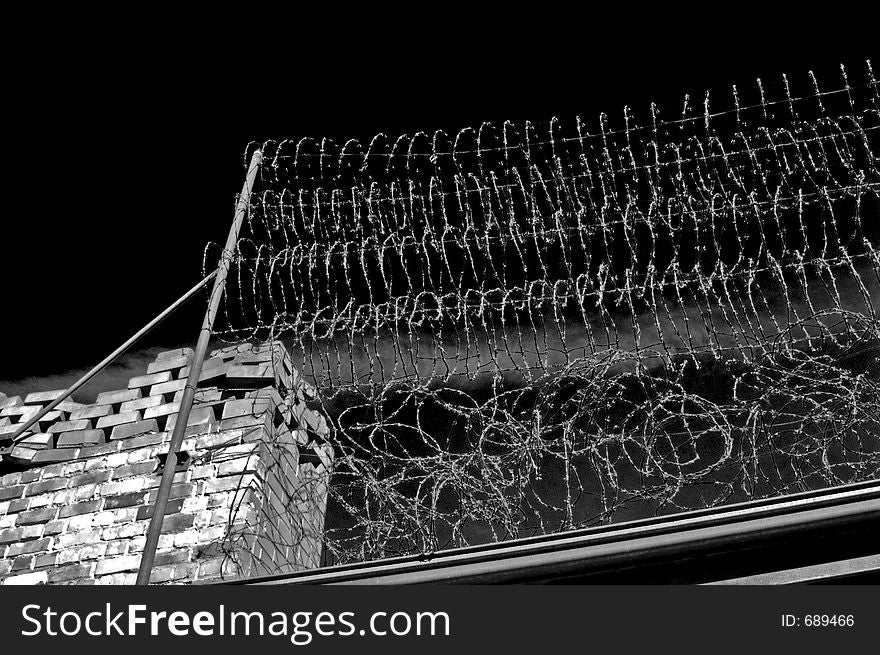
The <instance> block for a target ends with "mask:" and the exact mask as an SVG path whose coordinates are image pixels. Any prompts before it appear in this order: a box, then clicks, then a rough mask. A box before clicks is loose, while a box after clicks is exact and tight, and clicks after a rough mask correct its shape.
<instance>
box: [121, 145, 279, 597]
mask: <svg viewBox="0 0 880 655" xmlns="http://www.w3.org/2000/svg"><path fill="white" fill-rule="evenodd" d="M262 159H263V153H262V152H260V151H259V150H257V151H255V152H254V155H253V157H252V158H251V162H250V166H249V167H248V172H247V176H246V177H245V181H244V186H243V187H242V190H241V195H240V196H239V197H238V202H237V203H236V206H235V217H234V218H233V220H232V227H230V228H229V236H228V237H227V239H226V247H225V248H224V249H223V253H222V255H221V257H220V265H219V266H218V267H217V278H216V279H215V280H214V288H213V290H212V291H211V298H210V300H209V301H208V309H207V311H205V318H204V320H203V321H202V329H201V331H200V332H199V340H198V342H197V343H196V349H195V353H194V354H193V359H192V364H191V365H190V369H189V376H188V377H187V379H186V386H185V387H184V388H183V397H182V398H181V400H180V410H179V411H178V414H177V422H176V423H175V424H174V431H173V432H172V434H171V443H170V444H169V446H168V457H167V459H166V460H165V468H164V469H163V471H162V480H161V482H160V483H159V491H158V493H157V494H156V503H155V505H154V506H153V516H152V517H151V519H150V527H149V528H148V529H147V540H146V542H145V544H144V552H143V555H142V556H141V562H140V568H139V569H138V575H137V584H139V585H146V584H149V583H150V572H151V571H152V570H153V561H154V560H155V558H156V547H157V546H158V544H159V535H160V534H161V532H162V520H163V519H164V518H165V508H166V507H167V505H168V497H169V496H170V495H171V484H172V482H173V481H174V469H175V468H176V466H177V451H178V449H179V448H180V444H181V443H182V442H183V435H184V433H185V432H186V424H187V423H188V421H189V414H190V410H191V409H192V404H193V399H194V398H195V393H196V387H197V386H198V383H199V375H200V374H201V372H202V362H204V359H205V354H206V353H207V351H208V342H209V341H210V339H211V330H212V327H213V325H214V317H215V315H216V314H217V309H218V308H219V306H220V299H221V298H222V297H223V291H224V289H225V287H226V276H227V275H228V273H229V262H230V261H231V259H232V256H233V254H234V253H235V248H236V244H237V242H238V232H239V230H240V229H241V224H242V222H243V221H244V217H245V215H246V214H247V210H248V205H249V203H250V195H251V190H252V189H253V186H254V180H255V179H256V176H257V170H259V168H260V163H261V162H262Z"/></svg>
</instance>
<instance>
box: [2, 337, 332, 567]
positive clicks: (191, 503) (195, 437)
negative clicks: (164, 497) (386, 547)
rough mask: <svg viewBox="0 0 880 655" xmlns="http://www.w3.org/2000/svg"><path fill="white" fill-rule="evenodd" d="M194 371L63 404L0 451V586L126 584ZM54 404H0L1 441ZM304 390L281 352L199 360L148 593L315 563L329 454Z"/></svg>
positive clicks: (159, 368)
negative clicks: (163, 586) (157, 586)
mask: <svg viewBox="0 0 880 655" xmlns="http://www.w3.org/2000/svg"><path fill="white" fill-rule="evenodd" d="M191 358H192V351H191V350H190V349H179V350H175V351H168V352H164V353H160V354H159V355H158V357H157V358H156V360H155V361H154V362H153V363H152V364H150V365H149V367H148V369H147V371H146V374H145V375H141V376H137V377H134V378H132V379H131V380H130V381H129V384H128V388H127V389H121V390H118V391H110V392H106V393H102V394H100V395H99V396H98V398H97V400H96V402H95V403H94V404H92V405H81V404H79V403H74V402H65V403H62V405H61V406H59V408H58V411H57V412H53V413H52V415H50V416H47V417H46V420H44V421H40V423H39V425H38V426H35V430H34V432H32V433H29V434H28V435H27V438H26V439H25V440H24V441H23V442H21V443H20V444H19V445H17V446H15V447H6V448H3V449H0V456H2V461H0V466H2V467H3V469H0V470H6V471H10V472H7V473H5V474H3V475H2V476H0V583H2V584H13V583H20V584H35V583H49V584H94V583H99V584H129V583H133V582H134V580H135V577H136V571H137V567H138V564H139V562H140V557H141V551H142V549H143V545H144V540H145V536H144V535H145V534H146V530H147V525H148V523H149V518H150V515H151V511H152V503H153V501H154V500H155V495H156V490H157V488H158V486H159V479H160V477H161V466H162V463H163V461H164V460H163V455H164V454H166V453H167V452H168V443H169V441H170V439H171V429H172V428H173V426H174V422H175V420H176V417H177V411H178V410H179V400H180V397H181V396H182V393H183V391H182V389H183V384H184V383H185V380H186V376H187V373H188V366H189V364H190V360H191ZM57 393H58V392H54V391H53V392H40V393H34V394H30V395H29V396H27V397H26V398H25V399H21V398H20V397H17V396H16V397H11V398H9V397H7V396H5V395H0V439H2V438H3V437H4V436H8V435H9V434H11V433H13V432H14V431H15V429H16V426H17V424H19V423H20V422H21V421H22V420H27V417H28V416H32V415H33V414H34V413H36V411H38V410H39V408H40V407H41V406H42V405H43V404H45V403H48V402H50V401H51V400H52V399H53V398H55V397H57V395H53V394H57ZM314 399H315V397H314V390H313V389H312V388H311V387H310V386H309V385H308V384H307V383H305V382H304V381H303V380H301V379H300V378H299V376H298V374H297V372H296V371H295V370H294V369H293V367H292V366H291V362H290V357H289V356H288V354H287V352H286V351H285V350H284V348H283V347H282V346H281V345H280V344H272V345H258V346H252V345H250V344H244V345H241V346H234V347H229V348H222V349H219V350H216V351H214V352H212V353H211V357H210V358H209V359H208V360H207V361H206V362H205V367H204V371H203V373H202V375H201V376H200V379H199V389H198V391H197V393H196V404H195V406H194V408H193V411H192V413H191V415H190V418H189V424H188V426H187V430H186V438H185V440H184V442H183V445H182V450H183V451H185V452H186V454H187V456H188V457H187V458H186V460H185V461H184V462H183V463H182V464H181V465H180V466H178V472H177V473H176V475H175V478H174V487H173V489H172V492H171V500H170V503H169V506H168V513H167V516H166V518H165V520H164V522H163V529H162V532H163V534H162V537H161V538H160V540H159V548H158V551H157V555H156V563H155V564H156V565H155V568H154V571H153V576H152V581H153V582H157V583H169V582H174V583H191V582H197V581H216V580H228V579H234V578H239V577H248V576H253V575H262V574H271V573H288V572H291V571H297V570H303V569H309V568H314V567H316V566H318V565H319V564H320V558H321V549H322V543H323V538H322V537H323V528H324V513H325V510H326V503H327V489H328V484H329V476H330V473H331V469H332V464H333V451H332V448H331V446H330V444H329V443H328V442H327V437H328V435H329V428H328V426H327V423H326V421H325V420H324V417H323V416H321V415H320V414H319V413H317V412H316V411H314V410H313V409H310V408H309V407H308V403H309V402H310V401H313V400H314Z"/></svg>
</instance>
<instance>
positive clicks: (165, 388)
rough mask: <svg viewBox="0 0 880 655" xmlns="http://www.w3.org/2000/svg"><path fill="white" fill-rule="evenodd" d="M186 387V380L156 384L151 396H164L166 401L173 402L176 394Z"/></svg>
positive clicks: (151, 388) (151, 389) (152, 388)
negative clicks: (172, 399)
mask: <svg viewBox="0 0 880 655" xmlns="http://www.w3.org/2000/svg"><path fill="white" fill-rule="evenodd" d="M185 386H186V380H171V381H169V382H162V383H161V384H154V385H153V386H152V387H150V395H151V396H162V397H163V398H165V400H166V401H167V400H171V398H172V397H173V396H174V394H175V393H177V392H178V391H182V390H183V388H184V387H185Z"/></svg>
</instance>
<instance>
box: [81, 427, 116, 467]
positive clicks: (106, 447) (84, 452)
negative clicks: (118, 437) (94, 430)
mask: <svg viewBox="0 0 880 655" xmlns="http://www.w3.org/2000/svg"><path fill="white" fill-rule="evenodd" d="M99 432H103V430H99ZM104 436H105V437H106V433H105V435H104ZM118 450H119V442H118V441H114V442H112V443H100V444H98V445H97V446H83V447H82V448H81V449H80V451H79V455H78V457H82V458H83V459H87V458H88V459H91V458H93V457H101V456H103V455H112V454H114V453H115V452H117V451H118ZM91 462H98V463H97V464H92V463H91ZM91 462H86V470H89V471H93V470H94V468H95V466H101V460H94V459H93V460H91Z"/></svg>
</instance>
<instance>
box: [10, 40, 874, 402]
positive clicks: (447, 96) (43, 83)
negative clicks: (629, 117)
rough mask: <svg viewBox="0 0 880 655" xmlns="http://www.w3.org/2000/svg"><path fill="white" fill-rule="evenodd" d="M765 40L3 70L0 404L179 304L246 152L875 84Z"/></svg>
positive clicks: (191, 320)
mask: <svg viewBox="0 0 880 655" xmlns="http://www.w3.org/2000/svg"><path fill="white" fill-rule="evenodd" d="M762 29H763V28H762V27H761V26H758V27H756V28H754V31H752V32H748V31H742V30H739V31H737V32H736V34H735V35H734V36H735V38H734V40H731V38H728V37H727V36H726V35H724V34H723V33H722V32H719V31H717V30H712V31H705V30H704V31H699V30H695V31H692V32H690V33H689V34H688V35H681V36H676V35H673V34H669V33H666V32H664V31H663V30H656V31H654V32H653V34H654V37H644V38H632V37H633V35H632V33H629V32H626V31H625V32H624V38H620V37H618V36H616V35H615V34H611V33H609V34H608V36H606V37H605V39H606V40H603V41H602V42H601V43H600V42H598V41H597V40H596V39H595V37H594V36H586V35H580V36H579V38H577V39H575V38H571V37H567V38H558V39H549V40H548V42H547V43H546V44H543V43H538V42H537V41H533V40H532V39H529V40H524V39H521V38H518V37H517V36H516V35H515V34H510V33H508V32H505V33H504V34H500V33H499V35H498V36H497V37H493V38H492V39H491V41H488V40H486V39H485V38H484V37H478V36H476V35H470V34H462V35H459V36H457V37H454V38H450V40H449V46H450V47H448V48H446V50H448V52H445V51H444V52H440V49H439V46H438V41H437V40H436V39H433V40H429V39H426V40H425V43H424V44H421V43H420V41H419V39H418V38H415V39H410V40H408V41H407V42H400V43H397V42H395V41H394V40H389V41H387V42H386V43H385V46H384V47H382V48H381V49H379V48H377V47H375V43H374V42H371V41H365V42H364V43H363V44H357V43H352V42H350V41H348V40H346V39H341V40H340V42H339V44H337V45H335V46H333V47H330V45H331V44H328V43H327V41H325V42H324V47H323V48H322V49H320V50H316V49H315V48H314V47H303V48H300V47H298V46H297V45H296V44H293V45H291V46H290V47H289V48H287V47H282V48H279V49H278V50H277V52H275V53H272V54H271V55H270V53H268V52H266V51H265V50H264V49H263V48H262V47H261V48H260V55H259V56H258V57H253V58H251V59H246V58H245V57H243V56H242V55H241V49H239V50H238V54H237V55H236V57H235V58H231V57H226V56H219V55H216V56H215V55H214V54H212V53H211V52H209V51H200V52H199V53H198V54H195V53H194V52H190V53H189V54H188V55H185V54H182V53H175V54H174V55H173V56H170V55H169V56H168V59H167V60H166V59H165V58H164V57H165V55H168V52H167V51H166V50H163V48H162V47H160V44H155V45H154V48H155V50H156V51H161V52H163V53H164V54H163V55H162V56H159V55H158V54H155V52H153V51H147V54H144V53H142V54H140V55H139V56H138V57H135V58H133V59H131V60H129V59H128V58H127V57H123V56H121V55H120V56H118V57H117V56H114V55H113V53H108V52H106V51H102V50H101V49H100V48H96V49H95V51H94V52H89V53H84V52H79V51H77V52H71V53H67V54H66V55H65V56H63V57H60V58H58V59H56V60H55V62H54V64H53V65H52V66H51V67H46V66H43V67H38V68H37V70H34V71H19V72H18V77H19V78H21V80H23V81H20V86H19V89H20V91H19V92H18V93H17V94H16V100H15V103H16V105H17V108H18V109H19V110H21V114H22V118H21V120H19V121H18V122H16V123H14V124H13V123H7V125H6V132H7V134H6V136H7V145H8V146H9V149H8V150H7V153H6V159H7V165H9V164H12V167H13V168H12V173H11V176H10V177H8V178H7V185H6V187H5V195H6V203H5V205H6V209H5V211H4V216H3V228H2V232H0V252H2V256H0V288H2V289H3V291H2V296H3V303H2V305H0V307H2V309H0V341H2V343H4V344H6V345H5V346H4V351H3V356H2V358H0V390H4V387H7V388H6V389H5V390H7V391H8V390H9V389H8V387H9V386H10V385H9V381H15V380H19V379H21V378H24V377H29V376H36V377H42V376H48V375H55V374H64V373H65V372H69V371H71V370H75V369H81V368H83V367H88V366H91V365H92V364H94V363H96V362H97V361H98V360H100V359H101V358H102V357H103V356H104V355H106V354H107V353H109V352H110V351H111V350H112V349H113V348H115V347H116V346H117V345H118V344H119V343H121V342H122V341H123V340H124V339H125V338H127V337H128V336H129V335H130V334H131V333H133V332H134V331H136V330H137V329H139V328H140V327H141V326H142V325H143V324H145V323H146V322H147V321H149V320H150V319H151V318H152V317H153V316H155V315H156V314H157V313H159V312H160V311H161V310H162V309H164V308H165V307H166V306H167V305H168V304H170V303H171V302H172V301H173V300H174V299H176V298H177V297H178V296H179V295H180V294H182V293H183V292H184V291H185V290H186V289H188V288H189V287H190V286H192V284H194V283H195V282H196V281H197V280H198V279H199V271H200V265H201V253H202V248H203V246H204V244H205V242H206V241H208V240H215V241H221V242H222V241H223V240H224V239H225V236H226V232H227V230H228V227H229V224H230V220H231V218H232V211H233V202H234V196H235V194H236V192H237V191H238V190H239V189H240V187H241V183H242V180H243V169H242V161H241V158H242V152H243V150H244V146H245V144H246V143H247V142H248V141H250V140H254V139H257V140H258V139H263V138H266V137H279V136H280V137H299V136H306V135H311V136H324V135H327V136H331V137H336V138H341V139H343V140H344V138H346V137H349V136H356V137H366V138H369V137H370V136H372V135H373V134H374V133H376V132H380V131H384V132H386V133H391V134H396V133H400V132H411V131H413V130H418V129H423V130H426V131H432V130H434V129H436V128H443V129H446V130H447V131H451V130H457V129H459V128H461V127H464V126H466V125H470V124H473V125H479V123H480V122H482V121H483V120H492V121H503V120H504V119H513V120H516V119H525V118H529V119H532V120H536V121H541V120H547V119H549V118H550V117H552V116H553V115H558V116H560V117H562V118H572V117H574V116H575V115H578V114H579V115H582V116H584V117H589V118H594V117H595V116H596V115H597V114H598V113H599V112H600V111H606V112H608V113H609V114H612V115H615V114H619V113H620V111H621V109H622V107H623V106H624V105H625V104H628V105H630V106H631V107H633V108H635V109H637V110H639V109H643V108H647V106H648V104H649V103H650V102H651V101H652V100H653V101H657V102H658V103H660V104H661V105H665V106H671V107H679V106H680V103H681V99H682V96H683V93H684V92H691V93H694V94H696V97H697V98H700V99H701V98H702V93H703V90H704V89H706V88H710V89H718V90H719V91H722V92H724V91H726V89H729V85H730V84H731V83H737V84H740V85H743V86H749V85H752V84H753V82H754V79H755V77H756V76H761V77H764V78H772V77H774V76H775V75H776V74H778V73H779V72H789V73H798V74H800V73H804V72H806V70H808V69H810V68H812V69H814V70H815V71H816V73H817V75H820V80H821V79H822V77H821V76H822V75H823V74H826V75H828V76H833V75H835V74H836V69H837V66H838V65H839V63H840V62H841V61H843V62H845V63H846V64H847V65H848V66H853V67H863V62H864V60H865V59H866V58H868V57H872V55H873V59H874V64H875V67H876V66H880V58H878V57H877V56H876V54H877V53H876V52H871V50H872V48H871V44H872V40H871V39H869V38H868V36H869V34H870V32H869V31H868V30H867V29H866V30H865V35H864V36H862V35H861V34H859V33H858V32H857V31H852V30H850V31H847V32H846V33H845V34H842V35H841V36H842V37H843V38H840V39H833V38H831V37H830V36H829V34H825V35H823V36H822V37H821V38H805V37H804V35H803V33H802V32H800V31H796V32H795V35H796V38H790V39H787V40H786V39H780V38H779V37H778V36H772V35H771V34H770V33H769V32H764V31H762ZM291 36H292V37H293V36H297V35H296V34H295V33H292V34H291ZM873 36H874V37H876V34H874V35H873ZM661 37H663V38H661ZM379 38H380V36H379V35H374V37H373V39H376V40H378V39H379ZM874 40H876V39H874ZM296 41H297V43H301V41H299V39H296ZM612 42H614V43H616V44H617V45H614V46H612V45H610V43H612ZM835 79H836V78H835ZM13 125H15V127H13ZM203 309H204V302H202V301H198V302H195V303H192V304H191V305H190V307H189V308H187V309H186V310H183V311H181V312H180V313H179V314H178V315H177V316H176V317H175V318H174V319H172V320H170V321H169V322H168V323H167V324H166V325H165V326H164V327H163V328H162V329H161V330H159V331H158V332H156V333H155V335H154V336H153V337H151V338H150V339H149V340H148V341H147V342H145V344H144V346H145V347H148V346H168V347H173V346H176V345H181V344H183V343H189V342H191V341H194V339H195V337H196V334H197V331H198V326H199V322H200V320H201V313H202V311H203ZM9 344H15V345H14V346H10V345H9Z"/></svg>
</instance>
